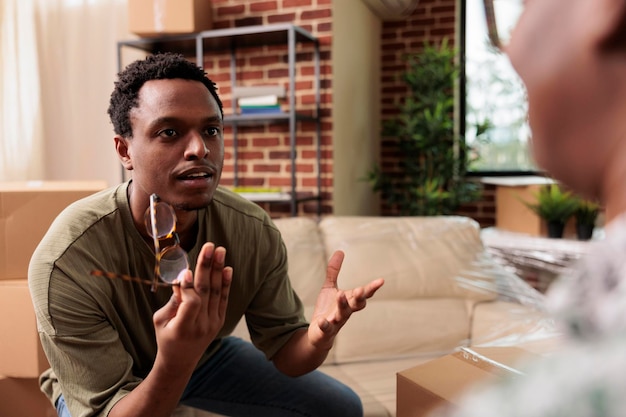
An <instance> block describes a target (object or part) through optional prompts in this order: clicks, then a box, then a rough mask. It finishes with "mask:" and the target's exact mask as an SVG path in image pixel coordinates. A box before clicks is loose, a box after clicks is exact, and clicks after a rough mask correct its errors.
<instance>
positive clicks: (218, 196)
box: [212, 186, 273, 226]
mask: <svg viewBox="0 0 626 417" xmlns="http://www.w3.org/2000/svg"><path fill="white" fill-rule="evenodd" d="M212 204H213V205H214V206H215V209H216V210H218V211H220V212H222V214H224V215H227V216H228V217H239V218H241V219H242V220H244V219H250V220H251V221H253V222H260V223H262V224H267V225H271V226H273V223H272V221H271V219H270V216H269V214H268V213H267V212H266V211H265V210H264V209H263V208H262V207H261V206H259V205H258V204H256V203H254V202H252V201H250V200H248V199H246V198H244V197H242V196H240V195H239V194H237V193H235V192H233V191H231V190H229V189H227V188H225V187H222V186H220V187H217V190H216V191H215V194H214V196H213V202H212Z"/></svg>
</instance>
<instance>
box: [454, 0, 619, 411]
mask: <svg viewBox="0 0 626 417" xmlns="http://www.w3.org/2000/svg"><path fill="white" fill-rule="evenodd" d="M504 50H505V52H506V53H507V54H508V56H509V58H510V60H511V62H512V64H513V66H514V68H515V69H516V71H517V72H518V74H519V75H520V77H521V79H522V81H523V82H524V84H525V85H526V88H527V92H528V105H529V123H530V126H531V130H532V141H533V142H532V144H533V153H534V156H535V159H536V161H537V163H538V164H539V165H540V166H541V167H542V168H544V169H545V170H546V171H547V172H548V173H549V174H550V175H552V176H553V177H554V178H556V179H557V180H559V181H561V182H563V183H564V184H566V185H568V186H569V187H571V188H573V189H574V190H575V191H577V192H579V193H580V194H581V195H583V196H585V197H587V198H597V199H599V200H600V201H602V202H603V204H604V206H605V208H606V227H605V232H606V238H605V239H604V240H603V241H600V242H598V243H596V244H594V245H593V246H592V247H591V248H590V253H589V254H588V256H587V257H586V258H585V259H584V260H583V261H582V262H581V263H580V264H579V265H578V267H577V268H576V270H575V273H574V274H573V275H572V276H565V277H563V278H562V279H561V280H560V281H559V282H557V283H555V284H553V285H552V287H551V288H550V290H549V292H548V298H547V303H548V306H549V307H550V308H551V309H552V311H553V312H554V314H555V317H557V318H558V319H559V321H560V323H562V325H563V329H564V332H565V333H566V335H567V340H566V342H565V344H564V346H563V347H562V349H559V350H558V351H557V352H555V353H554V354H552V355H550V357H548V358H546V359H543V360H539V361H537V362H536V363H532V364H529V365H528V368H527V369H526V375H524V376H521V377H518V378H516V379H515V380H511V381H507V382H506V383H504V384H501V385H499V386H496V387H492V388H490V389H488V390H486V391H483V392H481V393H480V394H477V393H471V394H468V396H467V400H466V401H465V403H464V405H463V406H462V408H461V410H460V411H459V412H457V413H454V414H453V415H455V416H476V417H478V416H480V417H491V416H494V417H495V416H498V417H503V416H507V417H512V416H520V417H522V416H523V417H559V416H567V417H579V416H580V417H583V416H584V417H589V416H623V415H624V414H625V412H626V397H625V396H624V393H626V319H625V318H626V187H625V183H626V99H624V97H626V1H624V0H575V1H572V0H529V1H526V2H524V11H523V13H522V15H521V17H520V20H519V22H518V24H517V26H516V28H515V29H514V30H513V32H512V37H511V41H510V43H509V44H508V45H506V46H505V47H504ZM622 92H624V94H622Z"/></svg>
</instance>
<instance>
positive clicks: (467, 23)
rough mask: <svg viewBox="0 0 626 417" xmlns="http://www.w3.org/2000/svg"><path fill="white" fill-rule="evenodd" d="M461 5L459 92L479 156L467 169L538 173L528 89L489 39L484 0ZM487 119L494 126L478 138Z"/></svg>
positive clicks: (464, 128)
mask: <svg viewBox="0 0 626 417" xmlns="http://www.w3.org/2000/svg"><path fill="white" fill-rule="evenodd" d="M461 3H462V6H461V7H462V10H461V17H462V25H461V30H462V34H461V42H462V43H464V45H462V47H461V50H462V53H463V55H464V57H465V67H464V71H465V72H464V77H463V78H464V85H463V86H462V87H461V91H462V94H461V96H465V98H466V99H465V103H464V106H463V104H462V106H461V109H463V108H464V114H465V118H464V120H463V121H461V131H462V132H463V131H464V132H465V140H466V141H467V142H468V143H469V144H470V145H471V146H472V147H473V148H474V149H475V150H476V153H477V155H478V160H477V161H476V162H474V163H473V164H472V165H471V166H470V167H469V169H470V171H471V172H473V173H476V174H481V173H482V174H484V173H486V172H489V173H490V174H498V173H500V174H503V175H504V174H512V173H516V174H519V173H534V172H535V171H536V170H537V169H536V166H535V165H534V162H533V160H532V157H531V155H530V152H529V145H530V142H529V138H530V129H529V127H528V124H527V123H526V119H527V118H526V111H527V107H526V93H525V90H524V87H523V85H522V83H521V81H520V80H519V77H518V76H517V74H516V73H515V71H514V70H513V68H512V67H511V64H510V62H509V60H508V58H507V57H506V55H504V54H503V53H501V52H499V51H498V50H497V49H496V48H494V47H493V46H492V45H491V44H490V42H489V40H488V37H487V27H486V20H485V16H484V14H485V10H484V6H483V0H463V1H462V2H461ZM485 122H488V123H489V126H490V127H489V128H488V129H487V131H486V132H485V133H484V134H482V135H479V136H478V137H477V136H476V132H477V129H476V126H477V125H479V124H481V123H485Z"/></svg>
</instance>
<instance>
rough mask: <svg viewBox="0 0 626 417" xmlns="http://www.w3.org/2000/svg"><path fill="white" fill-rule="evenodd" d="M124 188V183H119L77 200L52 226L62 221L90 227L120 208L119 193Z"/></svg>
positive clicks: (65, 224)
mask: <svg viewBox="0 0 626 417" xmlns="http://www.w3.org/2000/svg"><path fill="white" fill-rule="evenodd" d="M123 188H124V187H123V185H117V186H114V187H110V188H107V189H104V190H102V191H98V192H96V193H94V194H92V195H89V196H87V197H83V198H81V199H79V200H76V201H75V202H73V203H71V204H70V205H68V206H67V207H66V208H65V209H63V210H62V211H61V213H60V214H59V215H58V216H57V218H56V219H55V221H54V223H53V224H52V226H55V225H58V224H59V223H60V224H63V225H64V227H65V226H68V225H70V226H72V227H77V226H80V225H82V226H83V227H89V225H91V224H93V223H95V222H97V221H98V220H100V219H101V218H102V217H105V216H107V215H109V214H110V213H112V212H114V211H116V210H117V209H118V203H117V195H118V194H119V193H120V192H122V191H123V190H122V189H123ZM51 228H52V227H51Z"/></svg>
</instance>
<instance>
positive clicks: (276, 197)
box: [237, 192, 291, 203]
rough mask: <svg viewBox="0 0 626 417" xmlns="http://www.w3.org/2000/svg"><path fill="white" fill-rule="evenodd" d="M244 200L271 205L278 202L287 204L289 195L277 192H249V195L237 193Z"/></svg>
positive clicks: (289, 199) (289, 198)
mask: <svg viewBox="0 0 626 417" xmlns="http://www.w3.org/2000/svg"><path fill="white" fill-rule="evenodd" d="M237 194H239V195H240V196H242V197H243V198H245V199H248V200H250V201H254V202H257V203H263V202H266V203H272V202H280V201H284V202H285V203H288V202H290V201H291V195H290V194H289V193H283V192H277V193H259V192H250V193H244V192H241V193H237Z"/></svg>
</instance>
